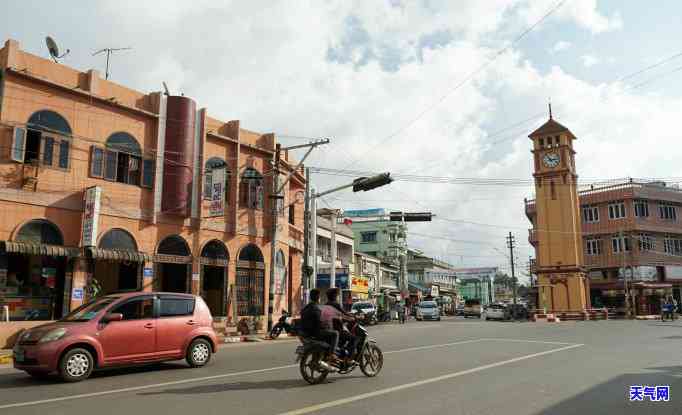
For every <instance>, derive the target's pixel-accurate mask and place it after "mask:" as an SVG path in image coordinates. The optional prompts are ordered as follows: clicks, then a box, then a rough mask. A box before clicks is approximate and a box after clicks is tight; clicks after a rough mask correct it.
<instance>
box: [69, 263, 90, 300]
mask: <svg viewBox="0 0 682 415" xmlns="http://www.w3.org/2000/svg"><path fill="white" fill-rule="evenodd" d="M89 262H90V260H89V259H87V258H83V257H78V258H75V259H74V260H73V273H72V275H71V293H75V292H77V293H82V296H81V297H82V298H74V297H73V295H70V296H69V297H70V298H71V310H74V309H76V308H78V307H80V306H81V305H82V304H83V302H84V301H85V300H86V298H85V297H86V293H85V287H86V286H87V284H88V278H89V277H90V275H88V274H91V272H90V264H89Z"/></svg>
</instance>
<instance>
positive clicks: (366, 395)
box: [279, 344, 584, 415]
mask: <svg viewBox="0 0 682 415" xmlns="http://www.w3.org/2000/svg"><path fill="white" fill-rule="evenodd" d="M582 346H584V344H572V345H570V346H565V347H560V348H558V349H552V350H547V351H545V352H540V353H533V354H528V355H525V356H521V357H515V358H513V359H509V360H503V361H501V362H496V363H491V364H488V365H483V366H478V367H475V368H473V369H467V370H462V371H460V372H455V373H450V374H447V375H443V376H437V377H435V378H430V379H423V380H420V381H417V382H412V383H407V384H404V385H400V386H393V387H391V388H386V389H379V390H376V391H374V392H368V393H363V394H361V395H355V396H351V397H348V398H343V399H338V400H335V401H330V402H325V403H321V404H318V405H312V406H308V407H305V408H301V409H295V410H293V411H288V412H282V413H280V414H279V415H303V414H309V413H311V412H316V411H321V410H323V409H328V408H333V407H336V406H341V405H345V404H348V403H353V402H357V401H361V400H363V399H368V398H373V397H375V396H381V395H386V394H389V393H393V392H397V391H401V390H404V389H410V388H416V387H418V386H422V385H428V384H430V383H435V382H440V381H442V380H447V379H452V378H456V377H459V376H464V375H468V374H471V373H476V372H481V371H483V370H487V369H492V368H495V367H499V366H504V365H508V364H510V363H516V362H520V361H523V360H527V359H532V358H534V357H540V356H544V355H548V354H551V353H558V352H562V351H564V350H570V349H574V348H576V347H582Z"/></svg>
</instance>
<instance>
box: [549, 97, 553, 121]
mask: <svg viewBox="0 0 682 415" xmlns="http://www.w3.org/2000/svg"><path fill="white" fill-rule="evenodd" d="M549 119H550V120H551V119H552V98H550V99H549Z"/></svg>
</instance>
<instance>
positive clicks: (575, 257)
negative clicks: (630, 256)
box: [528, 104, 590, 313]
mask: <svg viewBox="0 0 682 415" xmlns="http://www.w3.org/2000/svg"><path fill="white" fill-rule="evenodd" d="M528 137H529V138H530V139H531V140H532V141H533V150H532V151H531V152H532V153H533V161H534V167H535V168H534V173H533V177H534V178H535V206H536V212H537V214H536V216H535V223H534V224H533V225H534V226H533V227H534V230H535V232H536V235H537V236H536V237H537V246H536V258H537V275H538V308H540V309H545V308H546V309H547V311H548V312H557V311H558V312H576V313H584V312H585V310H586V309H587V308H588V307H589V306H588V305H589V303H590V299H589V295H590V290H589V282H588V280H587V278H586V274H585V267H584V258H583V244H582V230H581V220H580V208H579V203H578V191H577V179H578V175H577V174H576V170H575V151H574V150H573V141H574V140H575V139H576V137H575V136H574V135H573V133H571V131H570V130H569V129H568V128H566V127H564V126H563V125H561V124H559V123H558V122H556V121H555V120H554V119H553V118H552V107H551V104H550V107H549V120H548V121H547V122H546V123H544V124H543V125H542V126H541V127H540V128H538V129H537V130H535V131H533V132H532V133H531V134H530V135H529V136H528Z"/></svg>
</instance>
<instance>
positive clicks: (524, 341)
mask: <svg viewBox="0 0 682 415" xmlns="http://www.w3.org/2000/svg"><path fill="white" fill-rule="evenodd" d="M481 340H484V341H486V340H488V341H496V342H517V343H541V344H557V345H562V344H575V343H567V342H553V341H544V340H525V339H505V338H504V337H486V338H484V339H481Z"/></svg>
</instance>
